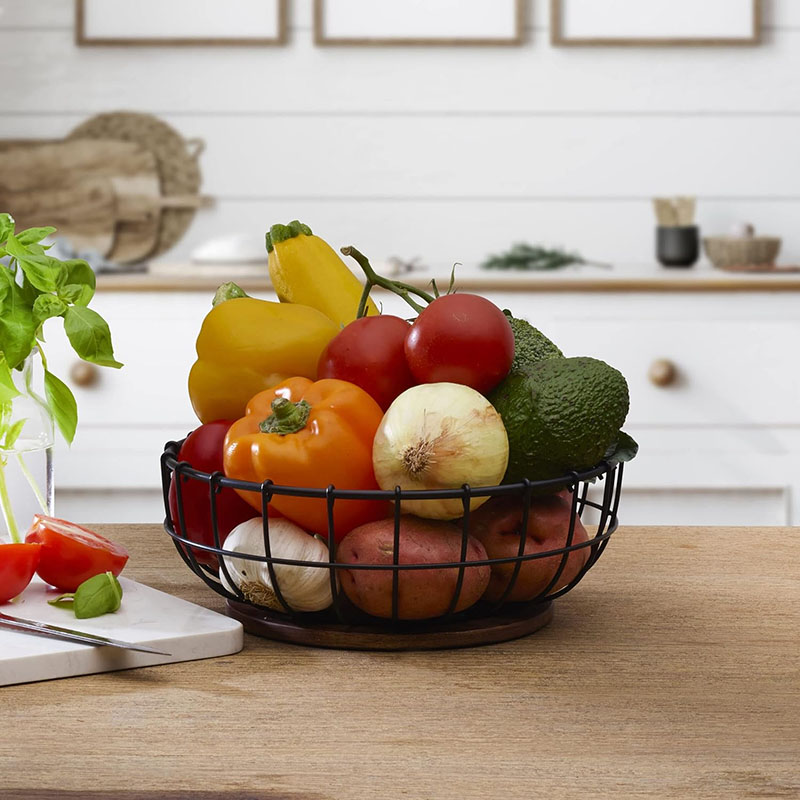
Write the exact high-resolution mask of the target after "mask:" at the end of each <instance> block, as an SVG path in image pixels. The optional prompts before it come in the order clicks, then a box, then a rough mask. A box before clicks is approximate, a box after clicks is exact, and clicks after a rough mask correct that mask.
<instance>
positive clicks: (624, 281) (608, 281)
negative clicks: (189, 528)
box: [97, 262, 800, 294]
mask: <svg viewBox="0 0 800 800" xmlns="http://www.w3.org/2000/svg"><path fill="white" fill-rule="evenodd" d="M184 267H185V269H184V275H183V276H181V275H148V274H147V273H143V274H141V273H140V274H137V273H130V274H125V273H121V274H116V275H113V274H111V275H109V274H106V275H99V276H98V278H97V290H98V291H100V292H173V291H175V292H213V291H215V290H216V289H217V287H218V286H219V285H220V284H221V283H224V282H225V281H234V282H236V283H238V284H239V285H240V286H241V287H242V288H243V289H244V290H245V291H252V292H258V291H261V292H264V291H269V290H270V289H271V284H270V282H269V278H268V277H267V276H266V266H265V267H264V272H265V277H263V278H256V277H253V276H252V275H242V276H239V275H237V274H236V268H235V267H232V266H221V267H220V273H219V275H214V276H209V275H202V276H198V275H196V274H195V271H196V268H195V267H194V265H193V264H191V263H190V262H186V264H185V265H184ZM176 268H177V266H176ZM653 270H656V267H653ZM689 272H691V270H689ZM435 277H436V281H437V283H438V284H439V285H440V286H447V283H448V277H447V276H435ZM399 280H404V281H405V282H407V283H410V284H412V285H414V286H419V287H420V288H426V287H428V286H429V284H430V281H431V276H430V275H427V274H420V275H414V274H410V275H405V276H401V277H400V278H399ZM457 286H458V288H459V290H461V291H504V292H656V293H658V294H661V293H663V292H682V293H683V292H797V291H800V276H798V275H792V274H779V275H759V274H746V275H734V276H731V275H726V274H725V273H724V272H711V271H710V270H709V271H707V272H706V273H705V274H702V275H694V274H693V275H686V276H683V275H675V274H668V275H664V274H663V273H656V274H655V275H653V276H652V277H647V276H640V277H633V276H627V277H626V276H622V275H620V276H612V277H603V278H598V277H590V276H586V277H584V276H570V275H563V276H560V275H553V274H548V275H532V274H527V275H526V274H522V275H519V276H517V275H510V274H508V273H504V274H503V275H502V276H501V277H497V276H496V275H492V274H486V275H461V276H459V277H458V281H457ZM375 291H376V292H380V291H381V290H380V288H379V287H376V290H375Z"/></svg>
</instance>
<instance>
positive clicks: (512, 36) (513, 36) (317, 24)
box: [314, 0, 525, 47]
mask: <svg viewBox="0 0 800 800" xmlns="http://www.w3.org/2000/svg"><path fill="white" fill-rule="evenodd" d="M336 1H337V0H314V44H316V45H318V46H320V47H330V46H350V47H372V46H380V47H408V46H412V47H413V46H445V47H515V46H519V45H521V44H523V43H524V40H525V0H470V2H471V5H472V7H473V13H475V14H476V20H477V19H479V16H478V14H479V13H480V12H481V7H483V11H488V9H492V10H493V11H494V12H496V13H505V14H508V15H509V21H510V23H511V27H510V30H509V32H508V34H500V35H488V36H485V35H479V34H470V35H464V34H463V33H462V34H460V35H459V34H454V35H444V34H441V33H437V34H433V35H430V36H428V35H420V34H403V33H398V34H396V35H395V34H394V33H393V34H391V35H387V34H385V33H380V32H377V29H376V30H373V31H372V32H371V33H364V32H361V33H358V34H342V33H334V34H331V33H329V32H328V31H327V27H328V26H327V24H326V22H327V17H326V10H327V5H326V4H327V3H335V2H336ZM384 1H388V2H393V3H394V4H395V5H396V10H398V9H400V8H401V7H402V6H403V4H404V3H407V2H408V0H384ZM344 2H346V3H348V4H349V5H350V6H355V5H358V4H361V5H362V7H363V10H365V11H368V10H372V9H373V8H375V6H370V3H375V2H376V0H344ZM435 2H436V0H427V10H428V11H429V12H430V11H431V9H432V8H433V7H434V4H435ZM498 9H499V12H498Z"/></svg>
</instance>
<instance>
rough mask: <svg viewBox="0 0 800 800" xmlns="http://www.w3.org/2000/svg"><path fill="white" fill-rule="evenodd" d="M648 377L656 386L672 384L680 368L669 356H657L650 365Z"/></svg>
mask: <svg viewBox="0 0 800 800" xmlns="http://www.w3.org/2000/svg"><path fill="white" fill-rule="evenodd" d="M647 377H648V378H649V379H650V383H652V384H653V385H654V386H670V385H671V384H673V383H675V379H676V378H677V377H678V368H677V367H676V366H675V364H674V363H673V362H672V361H670V360H669V359H668V358H657V359H656V360H655V361H654V362H653V363H652V364H651V365H650V369H649V370H648V371H647Z"/></svg>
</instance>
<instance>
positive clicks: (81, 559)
mask: <svg viewBox="0 0 800 800" xmlns="http://www.w3.org/2000/svg"><path fill="white" fill-rule="evenodd" d="M25 541H26V542H38V543H39V544H41V545H42V554H41V558H40V559H39V566H38V567H37V569H36V573H37V575H38V576H39V577H40V578H41V579H42V580H43V581H45V582H46V583H49V584H51V585H52V586H55V587H57V588H58V589H62V590H63V591H65V592H74V591H75V590H76V589H77V588H78V587H79V586H80V585H81V584H82V583H83V582H84V581H86V580H89V578H93V577H94V576H95V575H99V574H100V573H101V572H110V573H111V574H112V575H114V577H116V576H117V575H119V574H120V572H122V568H123V567H124V566H125V564H126V562H127V561H128V551H127V550H126V549H125V548H124V547H121V546H120V545H118V544H114V542H112V541H111V540H109V539H106V538H105V537H104V536H100V534H99V533H95V532H94V531H90V530H89V529H88V528H82V527H81V526H80V525H75V524H73V523H72V522H66V521H65V520H63V519H56V518H55V517H46V516H45V515H44V514H36V515H35V516H34V518H33V524H32V525H31V527H30V529H29V530H28V534H27V535H26V536H25Z"/></svg>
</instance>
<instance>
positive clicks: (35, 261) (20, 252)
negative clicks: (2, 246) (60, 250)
mask: <svg viewBox="0 0 800 800" xmlns="http://www.w3.org/2000/svg"><path fill="white" fill-rule="evenodd" d="M6 250H7V251H8V254H9V255H10V256H12V257H13V258H15V259H16V260H17V263H18V264H19V266H20V268H21V269H22V271H23V272H24V273H25V276H26V277H27V278H28V280H29V281H30V282H31V283H32V284H33V285H34V286H35V287H36V288H37V289H38V290H39V291H40V292H54V291H55V290H56V287H57V285H58V276H59V273H60V272H61V262H60V261H59V260H58V259H55V258H51V257H50V256H40V255H34V254H33V253H31V252H30V251H29V250H28V249H27V248H26V247H25V246H24V245H23V244H22V243H21V242H20V241H19V239H17V238H16V237H15V236H9V237H8V241H7V242H6Z"/></svg>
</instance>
